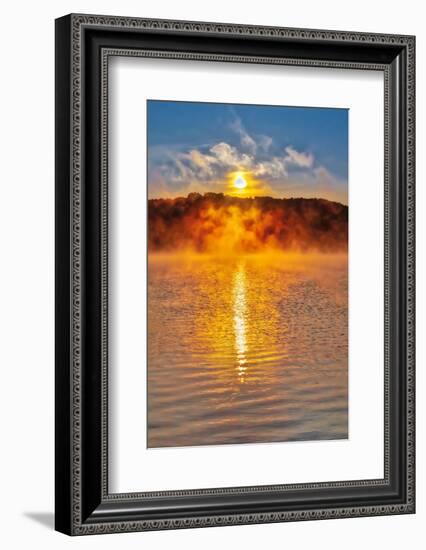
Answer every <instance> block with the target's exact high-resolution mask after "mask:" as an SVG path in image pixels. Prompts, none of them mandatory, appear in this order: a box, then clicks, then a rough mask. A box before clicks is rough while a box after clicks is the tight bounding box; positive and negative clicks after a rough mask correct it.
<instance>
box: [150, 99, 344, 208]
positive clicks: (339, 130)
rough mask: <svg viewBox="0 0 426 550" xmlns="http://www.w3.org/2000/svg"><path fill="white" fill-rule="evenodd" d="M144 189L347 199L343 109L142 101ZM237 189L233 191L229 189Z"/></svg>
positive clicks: (162, 193)
mask: <svg viewBox="0 0 426 550" xmlns="http://www.w3.org/2000/svg"><path fill="white" fill-rule="evenodd" d="M147 110H148V112H147V115H148V195H149V197H175V196H185V195H187V194H188V193H190V192H192V191H198V192H201V193H203V192H207V191H213V192H225V193H226V192H230V181H231V180H230V178H232V177H234V175H235V174H237V173H238V174H243V177H244V178H245V179H246V180H247V181H248V182H249V185H248V187H247V189H246V190H245V196H249V195H253V196H254V195H272V196H277V197H292V196H293V197H322V198H327V199H329V200H337V201H339V202H343V203H345V204H347V178H348V111H347V110H346V109H325V108H306V107H275V106H263V105H235V104H223V103H192V102H175V101H154V100H150V101H148V105H147ZM232 194H235V193H232Z"/></svg>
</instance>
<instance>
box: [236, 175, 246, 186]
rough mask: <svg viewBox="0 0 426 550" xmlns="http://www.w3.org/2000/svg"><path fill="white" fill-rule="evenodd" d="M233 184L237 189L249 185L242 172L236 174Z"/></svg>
mask: <svg viewBox="0 0 426 550" xmlns="http://www.w3.org/2000/svg"><path fill="white" fill-rule="evenodd" d="M233 185H234V187H235V189H245V188H246V187H247V181H246V180H245V178H244V176H243V175H242V174H236V176H235V179H234V182H233Z"/></svg>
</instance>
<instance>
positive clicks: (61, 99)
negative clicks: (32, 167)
mask: <svg viewBox="0 0 426 550" xmlns="http://www.w3.org/2000/svg"><path fill="white" fill-rule="evenodd" d="M414 45H415V41H414V37H412V36H397V35H382V34H364V33H353V32H351V33H348V32H341V31H321V30H305V29H289V28H277V27H253V26H245V25H228V24H217V23H201V22H187V21H167V20H147V19H137V18H135V19H132V18H124V17H115V16H114V17H108V16H92V15H68V16H65V17H63V18H60V19H58V20H57V21H56V529H57V530H59V531H62V532H64V533H66V534H70V535H85V534H91V533H96V534H98V533H119V532H125V531H144V530H157V529H175V528H176V529H177V528H187V527H204V526H219V525H237V524H247V523H265V522H285V521H299V520H309V519H327V518H349V517H360V516H372V515H384V514H406V513H414V510H415V501H414V485H415V482H414V475H415V472H414V151H415V147H414V131H415V113H414V108H415V97H414V64H415V60H414Z"/></svg>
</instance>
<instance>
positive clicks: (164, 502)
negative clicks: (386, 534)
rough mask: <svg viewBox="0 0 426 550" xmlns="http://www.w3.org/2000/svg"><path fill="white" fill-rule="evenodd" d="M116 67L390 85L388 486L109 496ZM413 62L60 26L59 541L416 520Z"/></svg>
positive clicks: (364, 53)
mask: <svg viewBox="0 0 426 550" xmlns="http://www.w3.org/2000/svg"><path fill="white" fill-rule="evenodd" d="M116 55H120V56H145V57H152V58H160V57H161V58H168V59H175V60H179V59H190V60H208V61H212V62H214V61H228V62H236V61H238V62H245V63H265V64H271V63H272V64H282V65H300V66H307V67H312V66H314V67H340V68H345V69H359V70H363V69H368V70H371V69H373V70H377V71H382V72H383V73H384V82H385V84H384V87H385V97H384V109H385V112H384V116H385V143H384V158H385V167H384V168H385V170H384V174H385V182H384V183H385V185H384V188H385V194H384V198H383V200H384V207H385V261H384V265H385V273H384V281H385V288H384V293H385V317H384V333H385V381H384V402H385V411H384V425H385V430H384V455H385V456H384V477H383V479H379V480H377V479H373V480H368V479H366V480H362V481H346V482H330V483H311V484H308V483H306V484H296V485H273V486H253V487H230V488H226V489H199V490H198V489H197V490H188V491H158V492H154V493H130V494H111V493H109V491H108V468H107V463H108V462H107V461H108V453H107V450H108V422H107V421H108V415H107V405H108V377H107V365H108V354H107V338H108V329H107V318H108V317H107V315H108V300H107V296H108V292H107V283H108V281H107V261H108V254H107V228H108V215H107V198H108V197H107V193H108V185H107V184H108V171H107V122H108V96H107V74H108V59H109V57H110V56H116ZM414 56H415V39H414V37H413V36H399V35H382V34H364V33H354V32H341V31H325V30H306V29H291V28H278V27H257V26H256V27H255V26H245V25H235V24H231V25H228V24H217V23H201V22H189V21H168V20H148V19H137V18H134V19H133V18H127V17H115V16H114V17H108V16H96V15H74V14H73V15H68V16H65V17H63V18H60V19H58V20H57V21H56V386H55V391H56V448H55V449H56V529H57V530H58V531H61V532H63V533H66V534H69V535H85V534H99V533H119V532H126V531H144V530H157V529H177V528H188V527H204V526H219V525H237V524H247V523H267V522H284V521H298V520H309V519H327V518H347V517H360V516H372V515H385V514H408V513H414V511H415V501H414V491H415V481H414V476H415V471H414V469H415V468H414V225H415V224H414V169H415V165H414V163H415V159H414V154H415V144H414V139H415V138H414V133H415V112H414V110H415V95H414V94H415V91H414V79H415V72H414V71H415V58H414ZM177 62H178V61H177ZM364 268H367V269H368V266H367V267H365V266H364ZM365 309H366V314H368V304H366V306H365ZM262 467H263V465H259V468H262Z"/></svg>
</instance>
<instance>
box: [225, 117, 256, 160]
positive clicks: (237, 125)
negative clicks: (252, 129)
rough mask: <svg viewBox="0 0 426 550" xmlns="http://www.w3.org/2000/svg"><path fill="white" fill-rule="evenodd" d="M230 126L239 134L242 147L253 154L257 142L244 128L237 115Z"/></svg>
mask: <svg viewBox="0 0 426 550" xmlns="http://www.w3.org/2000/svg"><path fill="white" fill-rule="evenodd" d="M231 128H232V129H233V130H234V131H235V132H236V133H237V134H238V135H239V136H240V140H241V146H242V148H243V149H244V150H246V151H249V152H250V153H251V154H252V155H254V154H255V153H256V151H257V143H256V141H255V140H254V139H253V138H252V137H251V135H250V134H249V133H248V132H247V130H246V129H245V128H244V126H243V123H242V122H241V120H240V119H239V118H238V117H236V118H235V120H234V122H233V123H232V124H231Z"/></svg>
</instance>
